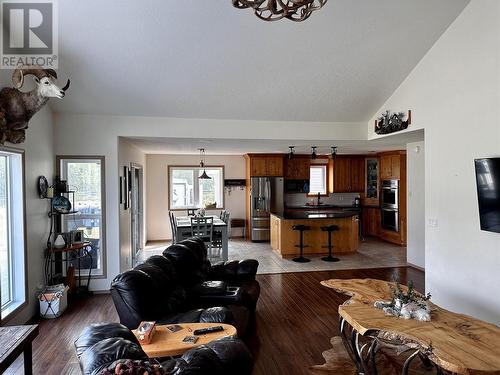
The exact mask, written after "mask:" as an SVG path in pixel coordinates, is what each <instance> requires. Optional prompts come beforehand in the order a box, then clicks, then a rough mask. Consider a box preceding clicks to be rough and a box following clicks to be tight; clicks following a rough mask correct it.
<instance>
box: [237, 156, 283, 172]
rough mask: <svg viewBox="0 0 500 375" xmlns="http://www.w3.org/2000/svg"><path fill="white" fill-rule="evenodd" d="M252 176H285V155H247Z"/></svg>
mask: <svg viewBox="0 0 500 375" xmlns="http://www.w3.org/2000/svg"><path fill="white" fill-rule="evenodd" d="M246 157H247V166H248V165H249V167H250V176H251V177H281V176H283V155H272V154H271V155H264V154H259V155H252V154H250V155H246Z"/></svg>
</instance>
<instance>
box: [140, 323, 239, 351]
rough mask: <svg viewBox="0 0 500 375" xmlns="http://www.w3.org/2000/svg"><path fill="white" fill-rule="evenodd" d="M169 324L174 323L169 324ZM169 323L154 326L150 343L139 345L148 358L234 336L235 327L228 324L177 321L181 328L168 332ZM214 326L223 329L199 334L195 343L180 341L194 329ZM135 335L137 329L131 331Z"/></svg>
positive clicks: (191, 334)
mask: <svg viewBox="0 0 500 375" xmlns="http://www.w3.org/2000/svg"><path fill="white" fill-rule="evenodd" d="M169 325H170V326H172V325H175V324H169ZM169 325H160V326H156V332H155V333H154V335H153V340H152V341H151V343H150V344H147V345H141V347H142V350H144V352H145V353H146V354H147V355H148V357H149V358H161V357H173V356H177V355H182V354H183V353H184V352H186V351H188V350H189V349H192V348H195V347H197V346H200V345H204V344H208V343H209V342H210V341H213V340H217V339H220V338H221V337H226V336H236V328H235V327H233V326H232V325H229V324H222V323H179V324H177V325H178V326H181V327H182V329H181V330H179V331H177V332H170V331H169V330H168V329H167V327H168V326H169ZM215 326H222V327H224V331H219V332H212V333H207V334H206V335H199V336H196V337H198V341H196V343H194V344H192V343H185V342H182V340H183V339H184V337H186V336H193V331H194V330H195V329H201V328H209V327H215ZM132 332H133V333H134V335H136V336H137V337H139V336H138V334H137V330H133V331H132Z"/></svg>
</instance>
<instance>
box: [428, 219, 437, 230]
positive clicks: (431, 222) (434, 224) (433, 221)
mask: <svg viewBox="0 0 500 375" xmlns="http://www.w3.org/2000/svg"><path fill="white" fill-rule="evenodd" d="M428 223H429V227H431V228H437V227H438V219H436V218H434V217H430V218H429V219H428Z"/></svg>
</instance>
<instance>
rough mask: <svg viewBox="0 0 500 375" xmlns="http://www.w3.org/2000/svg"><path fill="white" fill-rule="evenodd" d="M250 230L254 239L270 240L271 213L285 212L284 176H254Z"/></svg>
mask: <svg viewBox="0 0 500 375" xmlns="http://www.w3.org/2000/svg"><path fill="white" fill-rule="evenodd" d="M251 182H252V183H251V190H250V232H251V236H250V238H251V240H252V241H269V240H270V237H271V236H270V228H271V224H270V214H271V212H273V213H283V204H284V201H283V200H284V197H283V189H284V188H283V178H282V177H252V178H251Z"/></svg>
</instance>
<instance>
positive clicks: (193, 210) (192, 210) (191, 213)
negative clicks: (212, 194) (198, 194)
mask: <svg viewBox="0 0 500 375" xmlns="http://www.w3.org/2000/svg"><path fill="white" fill-rule="evenodd" d="M187 215H188V216H196V208H188V209H187Z"/></svg>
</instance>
